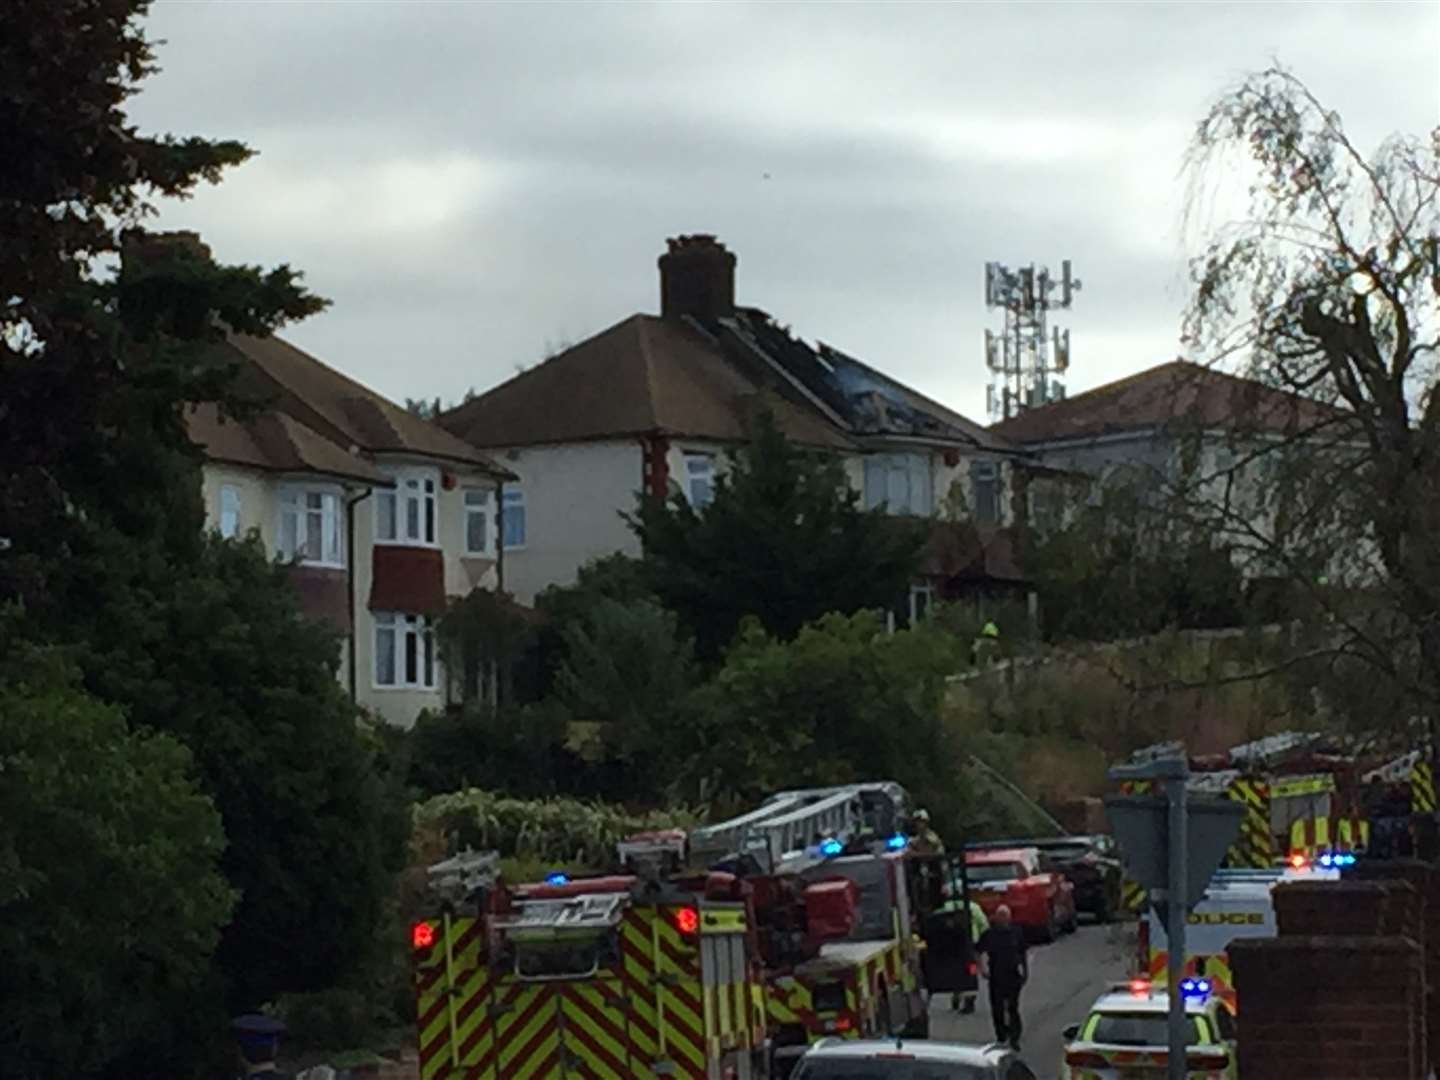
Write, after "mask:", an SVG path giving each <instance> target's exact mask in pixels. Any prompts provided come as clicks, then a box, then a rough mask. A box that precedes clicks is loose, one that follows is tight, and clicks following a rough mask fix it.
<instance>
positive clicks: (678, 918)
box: [675, 907, 700, 934]
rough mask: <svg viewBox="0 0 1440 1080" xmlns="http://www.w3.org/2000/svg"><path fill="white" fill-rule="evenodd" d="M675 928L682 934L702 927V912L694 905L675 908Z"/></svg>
mask: <svg viewBox="0 0 1440 1080" xmlns="http://www.w3.org/2000/svg"><path fill="white" fill-rule="evenodd" d="M675 929H676V930H679V931H680V932H681V933H682V934H693V933H695V931H696V930H699V929H700V912H698V911H697V910H695V909H694V908H693V907H682V908H676V909H675Z"/></svg>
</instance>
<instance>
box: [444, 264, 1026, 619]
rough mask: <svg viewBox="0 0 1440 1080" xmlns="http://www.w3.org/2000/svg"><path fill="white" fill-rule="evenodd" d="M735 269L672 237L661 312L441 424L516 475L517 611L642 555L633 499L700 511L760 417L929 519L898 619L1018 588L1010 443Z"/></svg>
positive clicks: (874, 491) (513, 566)
mask: <svg viewBox="0 0 1440 1080" xmlns="http://www.w3.org/2000/svg"><path fill="white" fill-rule="evenodd" d="M735 266H736V257H735V255H734V254H733V253H731V252H730V251H728V250H727V249H726V248H725V247H724V245H722V244H720V243H719V242H717V241H716V240H715V238H714V237H712V236H683V237H679V238H676V239H673V240H671V241H669V243H668V250H667V251H666V252H665V253H663V254H662V255H661V256H660V258H659V270H660V313H659V315H652V314H635V315H631V316H629V317H628V318H625V319H623V320H622V321H620V322H618V323H616V324H615V325H613V326H611V327H610V328H608V329H606V330H603V331H601V332H600V333H598V334H595V335H594V336H593V337H590V338H588V339H586V340H585V341H582V342H581V343H579V344H578V345H575V346H574V347H572V348H569V349H567V350H565V351H564V352H562V353H560V354H559V355H557V356H554V357H552V358H550V359H548V360H545V361H544V362H542V363H540V364H538V365H536V366H535V367H533V368H531V369H530V370H527V371H524V372H522V373H521V374H519V375H516V376H515V377H513V378H511V379H509V380H507V381H506V382H504V383H502V384H500V385H499V386H496V387H494V388H493V389H491V390H489V391H488V392H486V393H484V394H481V395H480V396H478V397H476V398H473V399H471V400H470V401H467V402H466V403H464V404H463V405H460V406H458V407H457V408H455V409H453V410H450V411H448V412H446V413H444V414H442V415H441V416H440V417H439V420H438V422H439V423H440V424H442V425H443V426H445V427H446V428H448V429H449V430H450V431H451V432H453V433H454V434H455V435H457V436H459V437H460V438H463V439H464V440H465V441H466V442H468V443H470V444H472V445H474V446H476V447H477V448H479V449H482V450H485V451H487V452H489V453H491V454H492V455H494V456H495V457H496V458H497V460H498V461H499V462H500V463H501V464H503V465H504V467H505V468H507V469H509V470H511V471H512V472H514V473H515V474H516V475H517V476H518V478H519V479H518V482H517V483H516V484H515V485H514V486H513V490H514V493H515V497H516V498H523V501H524V505H525V514H526V517H525V536H524V540H523V543H522V544H518V545H516V546H515V547H514V549H512V550H508V551H507V552H506V570H505V575H506V587H507V589H509V590H511V591H512V592H513V593H514V595H515V597H516V598H517V599H518V600H520V601H521V602H523V603H530V602H532V601H533V598H534V597H535V595H536V594H537V593H538V592H540V591H541V590H542V589H544V588H545V587H546V586H548V585H552V584H567V583H569V582H572V581H573V580H574V579H575V576H576V573H577V571H578V570H579V568H580V567H581V566H583V565H584V564H585V563H586V562H588V561H589V560H591V559H594V558H596V557H598V556H603V555H607V554H610V553H613V552H617V551H618V552H626V553H629V554H632V555H633V554H638V553H639V545H638V541H637V540H636V538H635V537H634V535H633V534H632V533H631V531H630V530H629V528H628V527H627V526H626V524H625V522H624V520H623V519H622V517H621V515H622V513H623V512H626V511H629V510H632V509H633V508H634V506H635V503H636V498H637V495H639V494H640V493H642V492H649V493H651V494H654V495H659V496H665V495H668V494H672V493H675V492H680V493H683V494H684V495H685V496H686V497H687V498H688V499H689V500H690V502H691V503H692V504H696V505H703V504H704V503H705V502H706V501H707V500H708V499H709V498H710V495H711V492H712V490H713V484H714V480H715V477H716V475H717V472H718V471H719V470H721V469H723V468H724V462H725V452H726V451H727V450H729V449H731V448H733V447H735V446H736V445H737V444H739V443H740V442H742V441H743V439H744V437H745V430H746V425H747V421H748V419H749V418H750V417H751V416H753V415H754V414H755V413H756V412H757V411H759V410H768V411H769V412H770V413H771V415H773V416H774V418H775V421H776V423H777V424H778V426H779V428H780V430H781V431H782V432H784V434H785V435H786V436H787V437H788V438H789V439H790V440H791V441H792V442H794V443H797V444H799V445H801V446H805V447H810V448H813V449H817V450H822V451H825V452H829V453H834V454H836V455H838V456H839V457H841V458H842V459H843V461H844V464H845V468H846V472H847V474H848V476H849V478H850V481H851V483H852V484H853V485H854V486H855V488H856V489H857V490H858V491H861V492H863V496H864V502H865V504H866V505H867V506H884V507H886V508H888V509H889V511H890V512H892V513H896V514H910V515H916V516H919V517H924V518H930V519H934V520H935V527H934V530H933V531H934V539H933V542H932V545H931V549H930V551H929V552H928V554H927V560H926V565H925V567H924V572H923V574H922V576H921V577H920V578H919V579H918V580H917V581H916V582H915V584H914V588H913V589H912V591H911V595H910V597H908V598H903V597H902V598H897V614H899V615H900V616H901V617H902V618H904V617H907V616H913V615H915V614H918V613H920V612H921V611H922V610H923V609H924V608H925V607H926V605H927V604H928V603H929V601H930V600H931V598H932V597H937V596H939V597H946V598H950V597H954V596H957V595H961V594H964V593H966V592H969V591H974V590H981V591H992V590H1010V589H1019V588H1023V585H1024V582H1023V574H1022V572H1021V571H1020V568H1019V567H1018V566H1017V565H1016V559H1015V557H1014V554H1013V551H1014V543H1013V539H1012V536H1011V531H1010V526H1011V525H1012V524H1013V514H1012V499H1011V497H1010V496H1011V494H1012V493H1013V492H1014V491H1015V490H1016V483H1017V480H1018V474H1017V470H1016V465H1017V463H1018V462H1019V461H1020V460H1021V454H1020V452H1019V451H1018V449H1017V448H1016V447H1015V446H1014V445H1013V444H1012V443H1010V442H1009V441H1008V440H1006V439H1005V438H1004V437H1003V436H1000V435H996V434H994V433H992V432H989V431H987V430H986V429H985V428H984V427H982V426H981V425H979V424H976V423H973V422H972V421H970V420H968V419H966V418H965V417H963V416H961V415H959V414H957V413H955V412H954V411H952V410H950V409H948V408H946V407H945V406H943V405H941V404H939V403H938V402H936V401H934V400H932V399H930V398H928V397H926V396H925V395H923V394H921V393H919V392H918V391H916V390H914V389H912V388H910V387H908V386H905V385H904V384H902V383H900V382H899V381H898V380H895V379H893V378H891V377H889V376H887V375H885V374H883V373H882V372H880V371H878V370H876V369H875V368H874V367H871V366H870V365H867V364H865V363H863V362H861V361H860V360H858V359H856V358H854V357H852V356H849V355H848V354H846V353H844V352H842V351H840V350H838V349H835V348H832V347H830V346H828V345H825V344H816V345H811V344H808V343H807V342H804V341H802V340H801V339H799V338H798V337H796V336H794V335H792V334H791V333H790V332H789V330H788V329H785V328H782V327H781V326H780V325H779V324H778V323H777V322H776V321H775V319H773V318H772V317H771V316H770V315H769V314H767V313H766V312H764V311H762V310H761V309H759V308H756V307H746V306H741V305H737V304H736V302H735ZM507 490H511V489H510V488H509V487H507ZM856 572H857V573H864V568H863V567H858V566H857V567H856Z"/></svg>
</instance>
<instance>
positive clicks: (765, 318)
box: [717, 308, 1016, 453]
mask: <svg viewBox="0 0 1440 1080" xmlns="http://www.w3.org/2000/svg"><path fill="white" fill-rule="evenodd" d="M717 322H718V323H719V324H720V326H721V327H723V328H724V329H726V330H729V331H730V332H731V333H733V334H734V335H736V336H737V337H739V338H741V339H742V340H744V341H745V342H746V343H747V344H748V345H749V346H750V347H751V348H753V349H755V350H756V351H758V352H759V353H761V354H763V356H764V357H765V358H766V359H767V360H768V361H769V363H770V364H771V365H773V366H774V367H776V368H777V369H778V370H780V371H781V372H783V373H784V374H785V375H787V376H788V377H789V378H790V379H791V380H792V381H793V382H794V383H797V384H798V385H799V386H800V387H801V388H803V390H804V391H805V392H806V393H807V394H808V395H811V396H813V397H814V398H815V399H818V400H819V401H820V402H822V403H823V404H824V406H825V408H826V410H827V411H829V412H830V413H832V414H833V418H834V419H836V420H838V421H839V422H840V423H841V424H842V425H843V426H844V427H845V428H846V429H847V430H848V431H849V432H850V433H851V434H853V435H856V436H859V437H862V438H876V439H884V438H911V439H924V440H927V441H937V442H951V443H956V444H959V445H962V446H967V447H975V448H977V449H983V450H993V451H996V452H1000V453H1013V452H1015V451H1016V448H1015V447H1014V446H1013V445H1012V444H1011V443H1010V442H1009V441H1008V440H1006V439H1005V438H1004V437H1002V436H1000V435H997V434H995V433H993V432H990V431H987V430H986V429H985V428H984V427H982V426H981V425H979V424H977V423H975V422H974V421H972V420H969V419H967V418H965V417H964V416H961V415H960V414H959V413H957V412H955V411H954V410H952V409H948V408H946V407H945V406H944V405H941V404H940V403H939V402H937V401H934V400H932V399H930V398H928V397H926V396H925V395H924V394H921V393H919V392H918V391H916V390H913V389H911V388H910V387H908V386H906V385H905V384H904V383H902V382H900V381H898V380H896V379H892V378H891V377H890V376H888V375H885V374H883V373H881V372H879V371H877V370H876V369H875V368H873V367H871V366H870V365H869V364H866V363H864V362H863V361H861V360H857V359H856V358H855V357H853V356H850V355H849V354H847V353H844V352H841V351H840V350H839V349H836V348H834V347H833V346H830V345H826V344H824V343H823V342H817V343H816V344H815V346H813V347H812V346H811V345H809V344H808V343H806V342H805V341H803V340H801V339H799V338H797V337H795V336H794V335H793V334H791V333H790V331H789V330H788V329H787V328H783V327H781V326H779V325H778V324H777V323H776V322H775V320H774V319H773V318H771V317H770V315H768V314H767V313H766V312H764V311H761V310H760V309H759V308H737V309H736V311H735V313H734V315H732V316H730V317H728V318H721V319H719V320H717Z"/></svg>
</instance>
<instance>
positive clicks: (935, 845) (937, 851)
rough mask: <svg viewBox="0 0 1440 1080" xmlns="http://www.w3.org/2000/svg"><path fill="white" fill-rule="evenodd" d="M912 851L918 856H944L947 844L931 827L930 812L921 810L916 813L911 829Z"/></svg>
mask: <svg viewBox="0 0 1440 1080" xmlns="http://www.w3.org/2000/svg"><path fill="white" fill-rule="evenodd" d="M910 835H911V840H910V850H911V851H913V852H915V854H917V855H943V854H945V844H944V842H943V841H942V840H941V839H940V836H939V834H938V833H936V831H935V830H934V829H932V828H931V827H930V811H928V810H924V809H920V810H916V811H915V817H914V820H913V821H912V823H911V829H910Z"/></svg>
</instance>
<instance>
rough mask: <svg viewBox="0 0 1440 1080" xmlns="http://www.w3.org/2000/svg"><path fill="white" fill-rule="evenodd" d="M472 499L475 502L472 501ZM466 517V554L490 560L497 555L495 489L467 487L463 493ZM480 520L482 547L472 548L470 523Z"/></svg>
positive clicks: (462, 503)
mask: <svg viewBox="0 0 1440 1080" xmlns="http://www.w3.org/2000/svg"><path fill="white" fill-rule="evenodd" d="M472 499H473V500H474V501H472ZM461 506H462V508H463V511H464V515H465V520H464V523H465V554H466V555H474V556H480V557H484V558H489V557H490V556H493V555H494V554H495V532H496V522H495V489H494V488H488V487H467V488H465V489H464V490H463V492H462V493H461ZM476 517H478V518H480V546H479V547H478V548H477V547H471V546H470V522H471V519H472V518H476Z"/></svg>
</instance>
